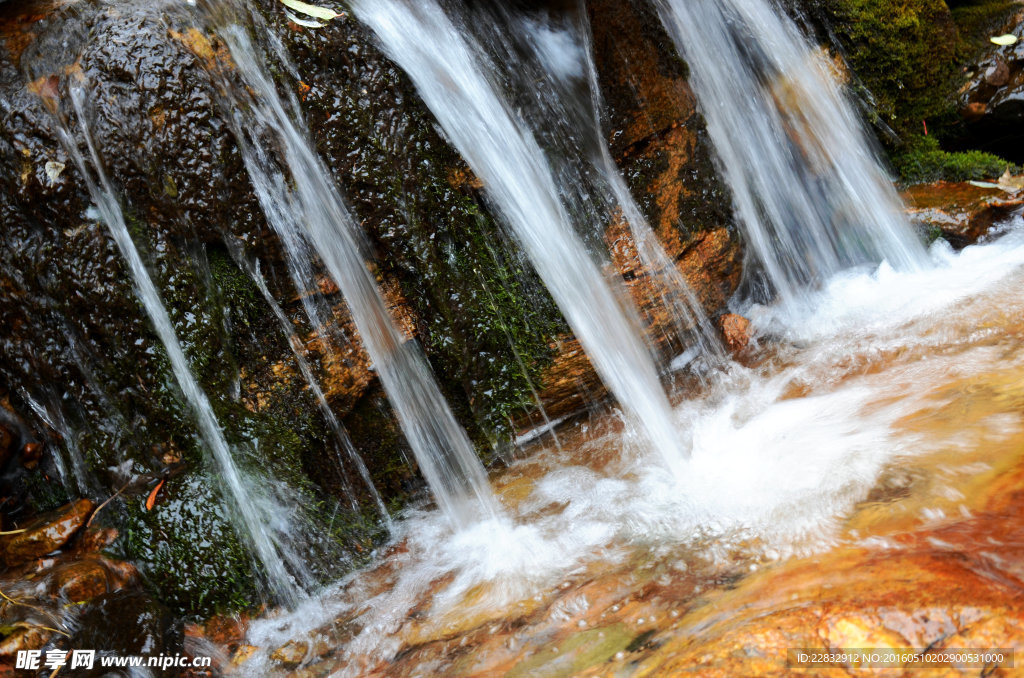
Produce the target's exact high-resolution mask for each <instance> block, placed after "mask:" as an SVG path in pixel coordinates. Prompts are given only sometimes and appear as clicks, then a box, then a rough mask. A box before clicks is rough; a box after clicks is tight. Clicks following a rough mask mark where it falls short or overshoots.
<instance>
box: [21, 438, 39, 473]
mask: <svg viewBox="0 0 1024 678" xmlns="http://www.w3.org/2000/svg"><path fill="white" fill-rule="evenodd" d="M42 457H43V444H42V443H36V442H31V443H25V446H24V447H22V448H21V463H22V464H23V465H24V466H25V468H27V469H34V468H35V467H36V466H38V465H39V460H40V459H42Z"/></svg>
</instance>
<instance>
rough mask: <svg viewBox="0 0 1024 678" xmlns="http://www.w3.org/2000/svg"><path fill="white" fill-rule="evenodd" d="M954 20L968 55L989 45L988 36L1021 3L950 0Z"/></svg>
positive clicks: (1009, 0) (1013, 0)
mask: <svg viewBox="0 0 1024 678" xmlns="http://www.w3.org/2000/svg"><path fill="white" fill-rule="evenodd" d="M949 8H950V11H952V13H953V21H954V22H956V26H957V28H958V29H959V32H960V40H961V43H962V47H963V49H964V50H965V51H966V52H967V55H969V54H971V53H976V52H978V51H980V50H981V49H983V48H985V47H987V46H988V45H989V42H988V38H989V36H991V35H994V34H995V32H996V31H998V30H1000V29H1001V28H1002V27H1003V24H1004V23H1005V22H1006V19H1007V18H1008V17H1009V16H1010V15H1011V14H1012V13H1013V12H1014V11H1017V10H1020V9H1021V5H1020V3H1019V2H1016V0H961V1H960V2H955V1H954V0H950V2H949Z"/></svg>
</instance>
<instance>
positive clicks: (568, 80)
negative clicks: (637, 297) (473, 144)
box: [491, 2, 724, 362]
mask: <svg viewBox="0 0 1024 678" xmlns="http://www.w3.org/2000/svg"><path fill="white" fill-rule="evenodd" d="M577 4H578V7H577V9H576V11H575V12H571V13H569V15H568V16H566V18H565V20H564V21H563V22H559V23H557V24H555V25H552V26H548V25H543V24H538V23H536V22H535V21H533V20H523V19H522V18H519V19H518V20H517V19H516V18H511V17H506V18H505V19H504V21H503V22H502V23H501V24H500V27H499V28H498V30H499V31H502V32H504V31H506V30H507V31H508V32H509V33H511V34H513V35H514V36H515V35H516V34H523V36H525V39H526V41H527V42H528V43H529V45H530V47H531V52H532V53H533V56H534V57H535V59H536V61H537V63H539V65H540V67H541V69H542V72H541V73H538V74H534V73H532V72H528V71H527V70H526V69H525V68H524V64H522V63H521V62H520V63H517V64H516V68H515V69H510V74H511V75H512V77H515V72H519V71H522V72H523V73H524V79H527V78H528V82H521V83H517V84H519V85H520V86H521V87H527V88H530V89H533V90H542V91H544V92H545V94H544V95H543V96H538V97H536V99H537V101H538V103H539V104H540V106H541V107H544V108H550V109H551V110H550V111H545V113H546V115H544V116H543V118H542V119H541V120H540V121H539V122H538V123H536V124H535V125H534V127H535V129H536V125H537V124H543V125H545V126H546V127H548V128H556V127H557V126H558V125H559V123H561V124H562V125H571V126H574V128H573V129H572V130H571V131H569V130H566V132H565V135H569V134H578V135H581V137H582V142H581V143H580V146H582V148H579V149H573V150H575V155H576V156H578V157H577V159H578V160H581V159H584V158H585V159H586V160H587V163H586V164H585V165H584V166H583V167H582V168H581V171H586V165H589V166H591V167H593V168H594V169H595V170H596V171H597V176H598V182H597V183H598V184H599V185H598V186H596V187H594V188H593V189H591V190H592V191H594V192H601V193H606V194H608V196H609V198H610V200H609V202H610V206H615V207H618V209H619V210H621V212H622V215H621V218H623V219H624V220H625V222H626V223H627V225H628V226H629V232H630V235H631V236H632V238H633V242H634V244H635V246H636V250H637V254H638V255H639V259H640V263H641V265H642V268H643V270H644V272H645V274H646V275H647V276H649V277H650V278H651V279H652V280H653V287H654V289H655V290H656V292H655V294H657V295H658V297H659V300H660V302H661V305H662V307H663V308H664V309H665V311H666V312H667V313H668V315H669V318H670V320H671V326H672V329H673V330H674V333H675V339H676V340H677V341H680V342H682V348H683V349H684V354H685V355H687V356H688V357H689V358H690V359H691V360H692V359H693V358H695V357H696V356H698V355H700V356H703V357H704V358H706V359H711V360H717V359H721V358H724V352H723V350H722V346H721V343H720V341H719V340H718V338H717V331H716V330H715V328H714V327H713V326H712V324H711V322H710V321H709V319H708V317H707V315H706V314H705V312H704V308H703V307H702V306H701V304H700V301H698V299H697V297H696V295H695V294H694V292H693V290H692V288H691V287H690V285H689V283H688V282H687V281H686V278H684V277H683V275H682V273H681V272H680V271H679V269H678V268H677V267H676V265H675V262H673V261H672V258H671V257H670V256H669V254H668V252H666V251H665V248H664V246H663V245H662V243H661V242H660V240H659V239H658V236H657V235H656V234H655V232H654V229H653V228H652V227H651V225H650V223H649V222H648V221H647V218H646V217H645V216H644V215H643V213H642V212H641V210H640V207H639V205H637V203H636V200H635V199H634V198H633V195H632V193H630V190H629V187H628V186H627V185H626V180H625V178H624V177H623V176H622V173H621V171H620V170H619V168H618V166H617V165H616V163H615V160H614V159H613V158H612V154H611V148H610V147H609V144H608V141H607V140H606V138H605V134H604V130H603V125H602V119H601V111H602V110H604V103H603V100H602V97H601V89H600V84H599V79H598V72H597V65H596V64H595V63H594V51H593V38H592V35H591V30H590V19H589V18H588V16H587V11H586V5H585V3H583V2H579V3H577ZM510 25H511V27H510ZM491 37H492V38H494V37H497V36H491ZM538 80H540V82H538ZM549 90H550V91H554V92H556V93H557V96H555V97H552V96H550V94H549V93H548V92H549ZM573 108H575V109H578V110H568V109H573ZM574 182H575V184H576V185H577V186H583V185H584V184H586V183H587V182H586V181H585V179H584V177H582V176H580V177H574ZM595 216H596V215H595ZM685 362H689V360H687V361H685Z"/></svg>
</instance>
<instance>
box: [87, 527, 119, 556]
mask: <svg viewBox="0 0 1024 678" xmlns="http://www.w3.org/2000/svg"><path fill="white" fill-rule="evenodd" d="M115 539H117V529H116V528H113V527H87V528H85V530H83V531H82V536H81V537H79V539H78V545H77V550H78V552H79V553H95V552H96V551H102V550H103V549H105V548H107V547H108V546H110V545H111V544H113V543H114V540H115Z"/></svg>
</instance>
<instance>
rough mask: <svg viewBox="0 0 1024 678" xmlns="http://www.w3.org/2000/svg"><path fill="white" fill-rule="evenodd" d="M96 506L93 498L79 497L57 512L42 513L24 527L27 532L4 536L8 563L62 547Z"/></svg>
mask: <svg viewBox="0 0 1024 678" xmlns="http://www.w3.org/2000/svg"><path fill="white" fill-rule="evenodd" d="M92 508H93V504H92V502H91V501H89V500H88V499H79V500H78V501H76V502H74V503H73V504H68V505H67V506H64V507H62V508H61V509H58V510H57V511H54V512H53V513H50V514H46V515H42V516H39V517H38V518H36V519H35V520H34V521H32V523H30V524H29V525H27V526H25V527H23V528H20V529H22V530H24V532H19V533H17V534H13V535H7V536H4V537H0V540H2V541H0V551H2V553H3V559H4V563H5V564H6V565H7V566H8V567H15V566H17V565H21V564H23V563H26V562H28V561H30V560H34V559H36V558H40V557H42V556H45V555H46V554H48V553H51V552H53V551H56V550H57V549H59V548H61V547H62V546H64V545H65V544H66V543H67V542H68V540H69V539H71V537H73V536H74V534H75V533H76V532H77V531H78V530H79V528H81V527H82V526H83V525H84V524H85V521H86V519H87V518H88V517H89V514H90V513H91V512H92Z"/></svg>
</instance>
